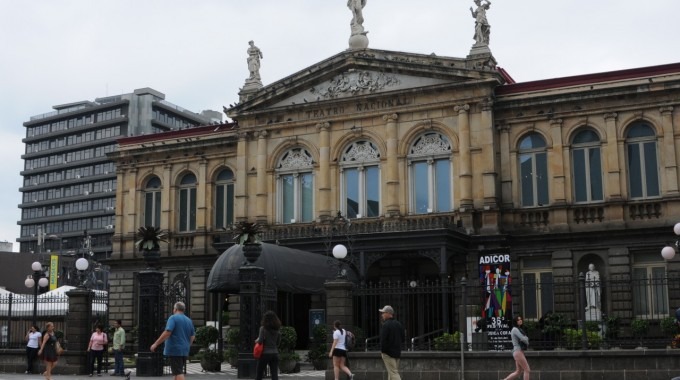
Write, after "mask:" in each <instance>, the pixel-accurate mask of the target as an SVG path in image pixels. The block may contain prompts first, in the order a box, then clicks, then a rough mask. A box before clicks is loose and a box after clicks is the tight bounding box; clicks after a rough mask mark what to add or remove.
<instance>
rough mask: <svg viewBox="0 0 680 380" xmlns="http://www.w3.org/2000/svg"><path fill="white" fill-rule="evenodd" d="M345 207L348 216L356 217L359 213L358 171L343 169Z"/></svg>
mask: <svg viewBox="0 0 680 380" xmlns="http://www.w3.org/2000/svg"><path fill="white" fill-rule="evenodd" d="M344 173H345V198H346V201H345V208H346V209H347V217H348V218H356V217H357V214H358V213H359V171H358V170H357V169H354V168H352V169H345V171H344Z"/></svg>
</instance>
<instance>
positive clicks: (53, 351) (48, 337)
mask: <svg viewBox="0 0 680 380" xmlns="http://www.w3.org/2000/svg"><path fill="white" fill-rule="evenodd" d="M42 335H43V336H42V343H41V344H40V350H38V355H42V357H43V360H44V361H45V372H44V373H43V376H45V379H46V380H52V369H54V367H55V366H56V365H57V360H59V356H58V355H57V346H56V345H57V336H56V335H54V323H52V322H47V324H46V325H45V333H44V334H42Z"/></svg>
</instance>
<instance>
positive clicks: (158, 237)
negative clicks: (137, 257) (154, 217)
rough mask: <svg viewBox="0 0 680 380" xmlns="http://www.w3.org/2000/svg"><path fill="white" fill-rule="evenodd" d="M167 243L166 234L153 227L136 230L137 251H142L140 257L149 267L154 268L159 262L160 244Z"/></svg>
mask: <svg viewBox="0 0 680 380" xmlns="http://www.w3.org/2000/svg"><path fill="white" fill-rule="evenodd" d="M161 242H163V243H167V242H168V241H167V239H166V233H165V232H164V231H161V229H160V228H158V227H154V226H146V227H139V229H137V242H135V245H136V246H137V249H139V250H140V251H142V255H143V256H144V259H145V260H146V263H147V265H148V266H149V267H151V268H155V267H156V266H157V264H158V261H159V260H160V257H161V253H160V248H161V246H160V243H161Z"/></svg>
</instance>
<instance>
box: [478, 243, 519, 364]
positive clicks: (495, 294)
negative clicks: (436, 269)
mask: <svg viewBox="0 0 680 380" xmlns="http://www.w3.org/2000/svg"><path fill="white" fill-rule="evenodd" d="M510 264H511V261H510V254H509V253H507V251H487V252H483V253H481V254H480V255H479V281H480V284H481V289H482V297H481V299H482V305H481V308H480V309H481V312H482V315H481V316H482V321H481V323H478V324H481V325H483V327H484V328H485V330H486V332H487V336H488V341H489V349H490V350H494V351H501V350H505V349H508V348H511V347H512V343H511V341H510V329H511V323H512V321H511V320H512V293H511V290H512V289H511V284H512V278H511V276H510Z"/></svg>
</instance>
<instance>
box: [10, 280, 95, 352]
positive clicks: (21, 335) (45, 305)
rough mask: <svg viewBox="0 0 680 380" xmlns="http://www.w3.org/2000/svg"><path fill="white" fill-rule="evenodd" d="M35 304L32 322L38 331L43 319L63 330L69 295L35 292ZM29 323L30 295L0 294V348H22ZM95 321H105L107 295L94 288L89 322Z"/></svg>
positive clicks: (41, 327)
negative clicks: (34, 317) (38, 293)
mask: <svg viewBox="0 0 680 380" xmlns="http://www.w3.org/2000/svg"><path fill="white" fill-rule="evenodd" d="M36 304H37V307H36V324H37V325H38V329H39V330H40V331H43V330H44V329H45V324H46V323H47V322H52V323H54V328H55V331H61V332H63V331H65V330H66V325H67V324H68V323H69V321H68V309H69V297H68V296H67V295H66V294H64V293H59V292H57V293H52V292H47V293H43V294H40V295H38V297H37V303H36ZM32 323H33V295H25V294H14V293H9V292H8V293H7V294H3V295H0V347H2V348H24V347H25V346H26V339H25V337H26V332H27V331H28V330H29V328H30V326H31V324H32ZM95 323H102V324H106V323H108V294H107V293H106V292H103V291H95V295H94V298H93V300H92V325H93V326H94V324H95ZM105 327H108V326H105ZM66 339H67V340H68V337H66Z"/></svg>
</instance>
